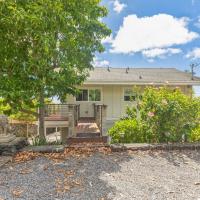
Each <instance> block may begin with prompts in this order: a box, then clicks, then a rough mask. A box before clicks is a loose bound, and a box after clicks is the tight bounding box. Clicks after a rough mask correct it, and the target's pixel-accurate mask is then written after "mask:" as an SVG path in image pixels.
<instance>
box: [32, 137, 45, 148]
mask: <svg viewBox="0 0 200 200" xmlns="http://www.w3.org/2000/svg"><path fill="white" fill-rule="evenodd" d="M32 145H33V146H43V145H48V142H47V140H46V139H45V138H44V137H40V136H39V135H38V136H36V137H34V138H32Z"/></svg>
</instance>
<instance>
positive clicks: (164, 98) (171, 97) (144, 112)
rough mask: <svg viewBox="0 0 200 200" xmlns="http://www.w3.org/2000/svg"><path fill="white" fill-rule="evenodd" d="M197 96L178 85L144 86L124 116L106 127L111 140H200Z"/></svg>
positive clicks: (156, 141) (158, 141)
mask: <svg viewBox="0 0 200 200" xmlns="http://www.w3.org/2000/svg"><path fill="white" fill-rule="evenodd" d="M199 113H200V99H199V98H191V97H189V96H186V95H184V94H183V93H182V92H181V91H180V90H179V89H178V88H177V89H173V90H172V89H169V88H166V87H162V88H153V87H149V88H146V89H145V90H144V92H143V94H142V98H141V94H139V93H137V94H136V96H135V101H134V103H133V106H132V107H128V108H127V112H126V114H127V116H126V117H124V118H123V119H122V120H120V121H118V122H116V123H115V125H114V126H113V127H112V128H111V129H110V130H109V135H110V136H111V138H112V143H116V142H117V143H133V142H138V143H141V142H147V143H163V142H182V141H199V140H200V126H199Z"/></svg>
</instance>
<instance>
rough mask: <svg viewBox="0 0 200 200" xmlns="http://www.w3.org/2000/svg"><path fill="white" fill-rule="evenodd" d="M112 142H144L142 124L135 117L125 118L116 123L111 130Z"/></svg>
mask: <svg viewBox="0 0 200 200" xmlns="http://www.w3.org/2000/svg"><path fill="white" fill-rule="evenodd" d="M109 135H110V136H111V137H112V143H134V142H143V141H144V139H143V137H142V135H141V130H140V124H139V123H138V122H137V120H135V119H125V120H121V121H118V122H116V123H115V125H114V126H113V127H112V128H111V129H110V130H109Z"/></svg>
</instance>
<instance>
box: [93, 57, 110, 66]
mask: <svg viewBox="0 0 200 200" xmlns="http://www.w3.org/2000/svg"><path fill="white" fill-rule="evenodd" d="M92 64H93V65H94V67H107V66H109V64H110V62H109V61H108V60H101V59H99V58H97V57H95V58H94V60H93V63H92Z"/></svg>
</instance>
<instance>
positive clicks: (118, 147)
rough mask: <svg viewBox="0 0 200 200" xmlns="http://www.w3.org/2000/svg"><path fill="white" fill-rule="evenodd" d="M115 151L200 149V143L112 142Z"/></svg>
mask: <svg viewBox="0 0 200 200" xmlns="http://www.w3.org/2000/svg"><path fill="white" fill-rule="evenodd" d="M110 147H111V149H112V151H113V152H119V151H127V150H131V151H149V150H164V151H170V150H200V143H183V144H180V143H176V144H136V143H134V144H111V145H110Z"/></svg>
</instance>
